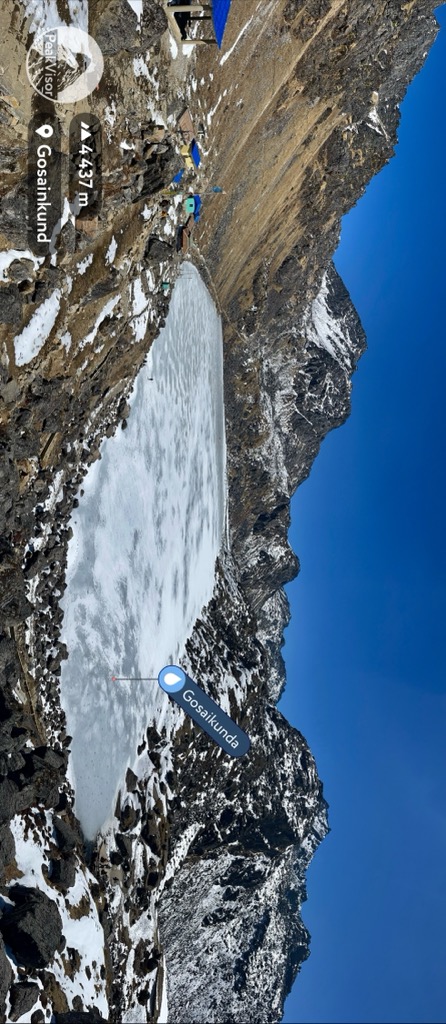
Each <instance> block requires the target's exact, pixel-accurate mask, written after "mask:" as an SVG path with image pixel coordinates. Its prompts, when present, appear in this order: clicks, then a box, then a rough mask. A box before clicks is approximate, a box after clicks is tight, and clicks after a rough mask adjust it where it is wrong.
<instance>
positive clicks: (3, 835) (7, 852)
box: [0, 825, 15, 878]
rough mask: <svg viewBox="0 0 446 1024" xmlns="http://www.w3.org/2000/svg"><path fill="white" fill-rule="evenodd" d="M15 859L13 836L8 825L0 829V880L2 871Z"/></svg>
mask: <svg viewBox="0 0 446 1024" xmlns="http://www.w3.org/2000/svg"><path fill="white" fill-rule="evenodd" d="M14 857H15V842H14V836H13V834H12V832H11V829H10V828H9V826H8V825H3V826H1V827H0V878H1V875H2V874H3V871H4V869H5V868H6V867H7V866H8V864H11V862H12V861H13V860H14Z"/></svg>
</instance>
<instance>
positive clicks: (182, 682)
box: [158, 665, 251, 757]
mask: <svg viewBox="0 0 446 1024" xmlns="http://www.w3.org/2000/svg"><path fill="white" fill-rule="evenodd" d="M158 682H159V685H160V687H161V689H162V690H164V692H165V693H168V694H170V696H171V697H172V700H174V701H175V703H176V704H179V706H180V708H182V710H183V711H185V712H186V713H187V714H188V715H190V717H191V718H192V719H193V720H194V722H196V723H197V725H199V726H200V728H201V729H204V731H205V732H206V733H207V734H208V736H210V737H211V739H212V740H214V742H215V743H218V745H219V746H220V747H221V748H222V750H224V751H225V752H226V753H227V754H230V755H231V757H242V756H243V754H247V752H248V750H249V748H250V746H251V740H250V739H249V736H247V735H246V732H243V729H240V727H239V726H238V725H236V723H235V722H233V720H232V718H230V717H229V715H227V714H226V712H225V711H223V708H221V707H219V705H218V704H216V703H215V701H214V700H212V697H209V695H208V694H207V693H205V692H204V690H202V689H201V687H200V686H198V685H197V683H194V681H193V679H191V678H190V676H187V675H186V673H185V672H183V669H182V668H179V666H178V665H166V666H165V668H162V669H161V672H160V673H159V676H158Z"/></svg>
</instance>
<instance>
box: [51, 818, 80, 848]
mask: <svg viewBox="0 0 446 1024" xmlns="http://www.w3.org/2000/svg"><path fill="white" fill-rule="evenodd" d="M53 825H54V828H55V830H56V841H57V845H58V847H59V850H63V851H64V852H65V851H70V850H74V848H75V846H76V843H77V842H78V840H79V838H80V837H79V836H77V835H76V833H75V831H74V829H73V828H72V827H71V825H69V824H68V822H67V821H64V819H63V818H59V817H54V818H53Z"/></svg>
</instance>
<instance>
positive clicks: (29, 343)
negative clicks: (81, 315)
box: [14, 288, 62, 366]
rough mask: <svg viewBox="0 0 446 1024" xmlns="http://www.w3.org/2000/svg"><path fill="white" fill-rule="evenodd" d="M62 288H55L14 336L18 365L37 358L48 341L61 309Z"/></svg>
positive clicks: (23, 364)
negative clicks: (21, 329)
mask: <svg viewBox="0 0 446 1024" xmlns="http://www.w3.org/2000/svg"><path fill="white" fill-rule="evenodd" d="M61 297H62V289H61V288H55V289H54V292H53V294H52V295H50V296H49V298H48V299H44V301H43V302H42V303H41V304H40V306H39V307H38V308H37V309H36V311H35V313H33V316H32V317H31V320H30V321H29V323H28V324H27V325H26V327H24V329H23V331H22V332H21V334H18V335H16V337H15V338H14V353H15V361H16V365H17V366H25V364H26V363H30V362H31V360H32V359H35V358H36V356H37V355H38V354H39V352H40V350H41V348H43V346H44V344H45V342H46V341H47V339H48V337H49V335H50V333H51V331H52V329H53V327H54V324H55V323H56V320H57V316H58V313H59V309H60V300H61Z"/></svg>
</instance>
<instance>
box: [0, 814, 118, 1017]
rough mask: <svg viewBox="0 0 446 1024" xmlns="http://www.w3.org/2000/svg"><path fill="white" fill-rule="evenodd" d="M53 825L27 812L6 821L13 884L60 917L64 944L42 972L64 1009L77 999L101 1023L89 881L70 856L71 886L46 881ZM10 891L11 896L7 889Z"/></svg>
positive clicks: (98, 938)
mask: <svg viewBox="0 0 446 1024" xmlns="http://www.w3.org/2000/svg"><path fill="white" fill-rule="evenodd" d="M43 815H44V818H45V824H42V816H43ZM54 824H55V822H54V818H53V814H52V812H49V811H46V812H40V811H37V810H35V811H29V812H26V813H24V814H22V815H19V814H18V815H15V817H14V818H13V819H12V821H11V831H12V834H13V836H14V841H15V850H16V853H15V861H16V866H17V872H18V877H17V881H18V882H19V884H20V886H25V887H29V888H30V889H33V890H35V889H37V890H38V891H40V892H41V893H44V894H45V896H46V897H47V898H48V899H49V900H50V901H51V902H52V903H53V904H54V906H55V908H57V912H58V914H59V915H60V919H61V924H62V934H63V936H64V938H65V940H66V942H65V946H64V949H63V950H62V951H61V952H57V951H56V952H55V954H54V957H53V958H52V960H51V962H50V964H49V965H48V967H47V968H46V970H47V971H49V972H51V974H52V975H53V977H54V979H55V982H56V984H57V986H58V987H59V988H60V990H61V991H62V992H63V993H64V994H65V997H66V999H67V1002H68V1006H69V1007H70V1008H71V1007H73V1009H74V1006H73V1000H75V998H76V996H78V997H80V998H81V1000H82V1005H84V1006H89V1005H90V1006H92V1007H93V1006H94V1007H95V1008H96V1009H97V1010H98V1011H99V1013H100V1014H101V1015H102V1016H103V1017H105V1018H106V1019H107V1018H108V1003H107V997H106V985H105V957H104V944H105V942H104V933H103V929H102V926H101V924H100V922H99V916H98V911H97V908H96V906H95V903H94V901H93V898H92V895H91V885H92V883H94V881H95V880H94V878H93V876H92V875H91V874H90V872H89V871H88V869H87V868H85V867H84V866H83V865H82V863H81V862H80V860H79V858H78V856H77V854H76V853H74V852H72V853H71V854H70V857H71V858H72V861H73V866H74V871H73V874H74V881H73V884H72V885H71V886H70V887H69V888H68V889H67V890H66V891H60V886H57V884H54V883H52V882H51V878H52V876H53V874H54V865H55V864H56V863H60V856H61V855H60V854H59V852H58V850H57V832H55V830H54ZM15 881H16V880H14V882H13V885H14V883H15ZM10 891H11V895H13V888H12V889H11V890H10Z"/></svg>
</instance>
